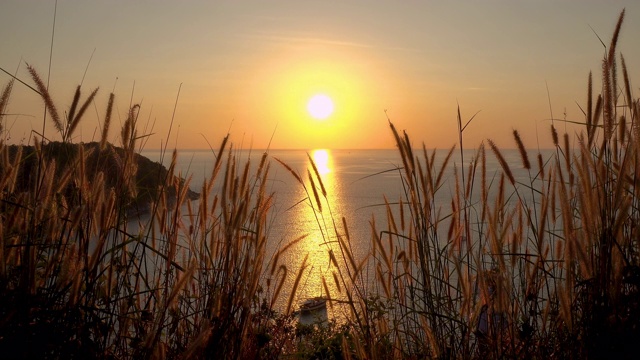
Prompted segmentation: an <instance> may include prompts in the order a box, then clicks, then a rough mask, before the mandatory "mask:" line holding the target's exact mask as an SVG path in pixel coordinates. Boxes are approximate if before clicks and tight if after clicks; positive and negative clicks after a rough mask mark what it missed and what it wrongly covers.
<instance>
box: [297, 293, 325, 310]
mask: <svg viewBox="0 0 640 360" xmlns="http://www.w3.org/2000/svg"><path fill="white" fill-rule="evenodd" d="M326 307H327V298H325V297H323V296H316V297H313V298H310V299H307V300H305V301H304V302H302V304H300V312H301V313H310V312H312V311H316V310H321V309H325V308H326Z"/></svg>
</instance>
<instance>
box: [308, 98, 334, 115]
mask: <svg viewBox="0 0 640 360" xmlns="http://www.w3.org/2000/svg"><path fill="white" fill-rule="evenodd" d="M307 110H308V111H309V115H311V116H312V117H313V118H314V119H318V120H324V119H326V118H328V117H329V115H331V113H333V101H332V100H331V98H330V97H328V96H327V95H324V94H318V95H314V96H313V97H312V98H311V99H309V102H308V103H307Z"/></svg>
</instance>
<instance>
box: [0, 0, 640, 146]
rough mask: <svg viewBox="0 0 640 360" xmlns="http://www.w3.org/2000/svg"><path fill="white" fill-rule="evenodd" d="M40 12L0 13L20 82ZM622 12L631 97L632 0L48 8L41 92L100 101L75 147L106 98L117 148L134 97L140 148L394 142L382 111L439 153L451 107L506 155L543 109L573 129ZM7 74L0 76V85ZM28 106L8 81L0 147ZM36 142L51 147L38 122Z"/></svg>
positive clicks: (32, 107) (95, 125)
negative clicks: (328, 104) (111, 103)
mask: <svg viewBox="0 0 640 360" xmlns="http://www.w3.org/2000/svg"><path fill="white" fill-rule="evenodd" d="M54 4H55V2H54V1H35V0H33V1H24V0H3V1H2V2H1V3H0V49H1V50H0V67H2V68H3V69H5V70H6V71H8V72H11V73H14V72H17V76H18V77H19V78H20V79H22V80H24V81H26V82H27V83H29V84H33V82H32V81H31V79H30V78H29V75H28V73H27V71H26V65H25V62H26V63H29V64H31V65H33V66H35V67H36V68H37V69H38V70H39V72H40V73H41V74H42V76H43V77H44V78H45V79H46V77H47V69H48V64H49V51H50V42H51V37H52V29H53V18H54ZM623 8H626V18H625V23H624V24H623V28H622V35H621V39H620V42H619V49H620V51H621V52H622V53H623V54H624V56H625V59H626V61H627V65H628V66H629V70H630V75H631V81H632V83H633V84H635V85H634V88H635V89H636V90H638V86H639V85H640V45H639V43H638V41H637V36H638V34H640V2H638V1H637V0H629V1H593V0H553V1H552V0H539V1H520V0H504V1H498V0H490V1H375V2H374V1H293V0H290V1H224V2H223V1H124V0H122V1H84V0H59V1H58V6H57V15H56V23H55V36H54V47H53V55H52V62H51V78H50V91H51V93H52V95H53V97H54V100H55V101H56V103H57V105H58V108H59V111H60V112H61V113H62V112H63V111H65V110H68V108H69V105H70V103H71V100H72V97H73V93H74V91H75V87H76V86H77V85H78V84H79V83H80V82H81V81H82V78H83V74H84V72H85V68H86V67H87V64H89V67H88V70H87V73H86V76H85V78H84V83H83V89H84V92H83V94H88V93H89V92H90V90H91V89H94V88H95V87H98V86H99V87H100V91H99V93H98V96H97V98H96V104H95V107H94V106H92V107H91V108H90V111H89V112H88V114H87V117H86V119H85V120H84V122H83V123H82V124H81V129H80V131H79V132H78V133H77V134H76V136H75V137H74V141H75V142H80V141H84V142H88V141H92V140H97V139H99V137H100V129H101V121H102V119H103V118H104V113H105V109H106V103H107V99H108V96H109V93H110V92H111V91H112V90H113V89H115V91H114V92H115V94H116V102H117V111H118V116H115V118H114V121H113V125H114V128H112V129H111V132H110V134H111V135H110V139H111V140H112V141H113V142H115V143H119V139H118V134H119V129H118V126H119V125H120V123H121V122H120V121H121V120H122V121H123V120H124V117H125V116H126V115H125V114H126V111H127V108H128V106H129V104H130V102H131V101H132V102H133V103H140V104H141V111H140V117H139V124H140V128H141V130H140V131H141V132H142V131H143V130H142V128H143V127H144V126H145V124H146V123H147V122H148V121H150V122H155V126H154V128H153V130H152V132H153V133H154V134H155V135H153V136H151V137H150V138H149V139H148V143H147V145H146V147H147V148H158V147H160V146H161V144H164V143H166V142H167V141H168V146H169V147H171V148H172V147H175V146H177V147H178V148H183V149H186V148H207V147H208V145H207V141H208V142H210V143H211V144H212V146H214V147H215V146H217V144H218V143H219V141H220V140H221V139H222V137H223V136H224V135H225V134H226V133H227V132H230V133H231V138H232V140H233V142H234V144H235V145H236V146H243V147H252V148H256V149H257V148H265V147H267V146H268V144H269V142H270V141H271V145H270V146H271V148H274V149H282V148H302V149H313V148H347V149H349V148H354V149H355V148H392V147H393V139H392V136H391V133H390V132H389V130H388V123H387V116H388V117H389V118H390V119H391V120H392V121H393V122H394V123H395V124H396V126H397V127H398V128H399V129H401V130H407V132H408V133H409V134H410V135H411V136H412V138H413V140H414V142H415V145H416V146H420V145H421V143H422V142H424V143H425V144H426V145H427V147H428V148H434V147H450V146H451V145H453V144H454V143H456V142H457V125H456V109H457V106H458V104H459V105H460V108H461V111H462V116H463V118H465V119H466V118H469V117H471V116H472V115H473V114H475V113H476V112H478V111H479V114H478V115H477V117H476V119H475V120H474V121H473V122H472V123H471V125H469V127H468V128H467V129H466V130H465V133H464V136H465V145H466V147H476V146H477V145H478V144H479V143H480V141H482V140H483V139H486V138H492V139H494V140H495V141H496V143H497V144H498V145H499V146H502V147H505V148H506V147H513V146H514V144H513V140H512V138H511V132H512V130H513V129H518V130H520V132H521V134H522V135H523V138H524V141H525V144H526V145H527V146H529V147H537V146H538V145H539V146H541V147H550V136H549V131H548V130H549V124H550V122H549V119H550V117H551V114H550V112H551V111H553V116H554V117H555V118H565V117H566V118H567V119H568V120H574V121H581V120H582V119H583V117H582V114H581V112H580V110H579V108H578V105H577V103H578V104H580V105H584V104H586V84H587V75H588V73H589V71H590V70H592V71H593V72H594V78H595V80H596V82H595V85H596V86H595V88H596V89H598V88H599V86H600V81H599V70H600V62H601V59H602V56H603V54H604V47H603V45H602V44H601V43H600V41H599V40H598V37H597V36H596V33H597V34H598V35H599V36H600V37H601V38H602V40H603V41H604V42H605V43H606V44H607V45H608V43H609V39H610V36H611V34H612V32H613V29H614V27H615V23H616V21H617V18H618V15H619V13H620V11H621V10H622V9H623ZM592 29H593V30H592ZM94 49H95V52H94ZM92 54H93V57H92ZM91 57H92V59H91V61H90V63H89V59H90V58H91ZM116 79H117V80H116ZM9 80H10V77H9V76H8V75H6V74H4V73H1V72H0V85H2V86H4V85H5V84H6V83H7V82H8V81H9ZM134 83H135V87H134ZM180 84H182V88H181V92H180V96H179V99H178V105H177V110H176V113H175V122H174V124H173V127H172V128H171V133H169V128H170V120H171V117H172V113H173V107H174V103H175V100H176V96H177V94H178V89H179V86H180ZM547 87H548V93H547ZM317 94H324V95H326V96H328V97H329V98H330V99H331V100H332V102H333V112H332V113H331V114H330V115H328V116H327V118H326V119H324V120H318V119H314V117H313V116H312V115H311V114H310V113H309V112H308V110H307V102H308V101H309V99H310V98H311V97H312V96H314V95H317ZM635 95H636V96H637V95H638V94H635ZM549 98H550V103H551V109H550V107H549ZM42 104H43V103H42V101H41V100H40V99H39V98H38V96H37V94H35V93H34V92H33V91H31V90H29V89H27V88H26V87H25V86H23V85H20V84H16V85H15V87H14V91H13V94H12V97H11V102H10V104H9V108H8V110H7V112H8V113H10V114H12V115H8V116H6V117H5V119H4V121H5V124H4V129H5V134H4V136H5V137H6V138H8V141H9V142H11V143H20V142H27V141H29V138H30V137H31V136H33V134H32V132H31V131H32V130H36V131H39V132H40V131H41V129H42V117H43V105H42ZM385 110H386V114H385ZM558 127H559V128H560V129H561V130H564V125H558ZM567 129H568V131H570V132H571V133H572V134H573V133H574V130H573V129H572V128H567ZM7 131H9V132H7ZM146 131H147V132H151V130H149V128H147V130H146ZM46 135H47V136H48V137H50V138H51V139H53V140H59V135H58V134H56V133H55V132H54V130H53V128H52V127H50V126H49V127H48V128H47V132H46Z"/></svg>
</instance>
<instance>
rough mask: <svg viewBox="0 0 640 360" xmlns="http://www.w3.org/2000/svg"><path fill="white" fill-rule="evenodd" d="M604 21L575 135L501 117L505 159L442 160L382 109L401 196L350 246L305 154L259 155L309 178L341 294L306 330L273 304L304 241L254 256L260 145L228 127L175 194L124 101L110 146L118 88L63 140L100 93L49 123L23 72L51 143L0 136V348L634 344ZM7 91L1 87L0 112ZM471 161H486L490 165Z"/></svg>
mask: <svg viewBox="0 0 640 360" xmlns="http://www.w3.org/2000/svg"><path fill="white" fill-rule="evenodd" d="M623 18H624V12H623V13H622V14H621V15H620V18H619V21H618V24H617V26H616V30H615V32H614V36H613V38H612V41H611V43H610V45H609V46H608V47H607V53H606V56H605V58H604V59H603V62H602V76H601V80H602V85H601V93H600V95H597V96H595V95H594V83H593V77H592V75H591V74H589V76H588V81H587V105H586V106H585V109H584V116H585V119H584V122H583V126H584V130H583V131H582V132H580V133H578V134H575V136H573V135H570V134H559V133H558V130H557V129H556V128H555V126H554V125H553V123H552V124H551V127H550V136H551V138H552V140H553V144H554V146H555V151H553V152H537V153H534V152H532V151H531V150H527V148H526V146H525V145H524V143H526V141H527V139H526V138H522V137H521V136H520V134H519V133H518V132H517V131H514V144H515V147H517V149H518V151H519V153H520V158H521V160H522V164H521V166H514V164H511V163H509V162H507V161H506V159H505V156H504V154H503V151H502V150H501V148H500V146H499V144H497V143H496V142H495V141H492V140H487V142H486V143H482V144H480V145H479V146H478V148H477V150H476V151H475V153H474V156H473V157H472V158H471V159H465V158H464V157H463V155H462V154H463V153H461V156H460V157H459V160H460V163H458V164H455V163H454V162H455V161H456V155H455V147H452V148H451V149H450V150H448V151H447V152H445V153H444V154H440V153H438V152H437V151H435V150H433V151H430V150H428V149H427V147H426V146H425V145H423V146H422V147H421V148H416V147H414V144H413V143H412V141H411V139H410V137H409V135H408V134H407V133H400V132H398V131H397V129H396V128H395V127H394V125H393V124H392V123H391V122H389V125H390V132H391V135H392V136H393V137H394V139H395V142H396V145H397V148H398V153H399V158H400V160H401V162H402V166H400V167H398V169H396V171H398V172H400V174H401V175H402V185H403V188H404V195H403V196H402V197H401V198H400V199H386V198H385V199H384V206H385V209H386V217H385V218H384V219H376V218H372V219H371V221H370V228H371V247H370V251H369V253H368V255H366V256H364V257H360V258H359V257H357V256H356V254H355V252H354V249H352V248H351V240H352V239H351V235H350V233H349V228H348V221H349V219H348V218H338V215H337V214H335V213H334V212H333V211H334V209H332V207H331V201H329V195H330V194H328V191H327V188H326V187H325V184H324V183H323V180H322V177H321V176H320V174H319V171H318V169H317V167H316V166H315V164H314V162H313V160H312V159H311V158H310V159H309V160H310V166H309V169H307V171H306V176H303V175H300V174H299V173H298V172H296V171H295V170H294V169H292V168H291V167H289V166H288V165H287V164H286V163H284V162H282V161H279V160H277V161H278V162H279V163H280V164H281V165H282V166H284V167H285V169H287V171H289V172H290V173H291V174H292V176H293V178H294V179H295V180H296V182H297V184H298V185H299V186H301V187H302V189H303V190H304V192H305V193H306V199H305V204H306V205H308V206H309V207H310V208H311V209H313V214H314V216H315V219H316V223H317V225H318V227H319V228H320V230H321V231H322V234H323V236H324V237H325V241H324V245H323V246H325V249H326V251H327V254H328V257H329V259H330V263H331V266H330V268H329V269H328V270H327V272H326V273H327V274H330V276H327V277H326V278H324V277H323V279H322V284H323V289H324V294H325V295H326V296H327V297H328V298H329V305H330V306H340V307H342V308H343V309H346V315H345V317H344V319H343V323H342V324H340V325H339V326H337V325H330V326H328V327H322V326H319V327H316V328H311V329H310V330H309V329H305V328H302V327H300V326H298V327H296V326H295V325H294V323H295V321H294V319H293V317H292V316H291V314H292V313H293V311H294V309H295V307H296V304H295V301H296V298H297V296H296V295H297V291H298V288H299V285H300V281H301V279H302V278H303V276H304V274H305V272H306V271H308V267H307V263H306V259H305V261H303V262H302V264H301V266H300V267H299V268H298V269H290V268H287V267H286V266H285V265H283V264H281V263H280V262H279V258H280V257H281V256H282V254H283V253H284V252H287V251H290V249H292V248H293V246H294V245H295V244H296V243H297V242H299V241H302V240H303V238H304V237H301V238H298V239H288V242H287V243H285V245H284V247H283V248H282V249H280V250H279V251H277V252H276V253H275V254H273V256H271V254H269V253H268V252H267V250H266V249H267V242H268V241H269V239H268V237H267V234H268V221H267V218H268V215H269V211H270V208H271V206H272V202H273V194H270V193H269V192H268V190H267V186H266V184H267V182H266V181H265V180H266V179H268V177H269V172H270V168H271V165H270V157H269V154H268V153H264V154H263V155H262V156H261V157H260V159H259V161H258V162H257V164H256V163H253V162H252V161H251V160H246V161H241V160H240V159H239V158H238V157H237V156H236V151H235V150H234V148H233V146H232V145H231V144H230V142H229V140H228V137H225V138H224V139H223V140H222V141H221V144H220V146H219V148H218V149H217V150H216V151H213V153H214V155H215V162H214V166H213V170H212V172H211V174H210V175H209V177H208V178H207V180H206V181H205V182H204V183H203V185H202V187H201V188H200V189H198V191H199V194H198V196H197V197H194V196H193V194H192V193H191V192H190V190H189V184H190V181H189V178H186V179H183V178H182V175H183V174H175V168H176V161H177V153H176V152H175V151H174V152H173V154H172V155H171V156H172V157H171V162H170V165H169V167H168V169H166V171H162V170H161V168H160V167H159V165H158V164H156V167H154V169H155V170H154V171H149V169H150V168H149V167H148V165H144V164H145V163H144V161H142V160H141V158H140V157H139V156H138V155H137V154H136V149H137V148H139V147H140V145H139V142H140V140H141V139H143V138H145V136H146V134H139V133H138V125H137V119H138V115H139V113H140V111H141V108H140V106H139V105H132V106H131V107H130V108H129V109H128V111H127V113H126V120H125V121H124V123H123V127H122V128H121V129H120V144H121V146H120V147H118V148H116V147H115V146H113V145H111V144H109V143H108V141H107V139H108V133H109V131H110V126H111V121H110V119H111V117H112V112H113V110H114V102H115V101H116V96H115V94H110V95H109V99H108V105H107V109H106V110H105V116H104V120H103V125H102V136H101V141H100V143H99V144H92V145H90V144H74V143H73V133H74V131H75V129H77V128H78V124H79V123H80V121H82V118H83V115H84V113H85V110H86V108H87V107H88V106H89V105H90V104H91V103H92V102H93V101H94V99H95V98H96V97H97V96H99V94H98V93H97V90H94V91H92V92H90V93H89V95H88V96H87V97H85V99H84V100H82V91H81V90H82V89H81V88H80V87H78V88H77V90H76V92H75V94H74V97H73V99H72V100H71V102H70V106H69V109H68V111H66V112H65V114H66V115H65V116H66V118H63V117H61V116H60V112H59V111H58V109H59V107H56V104H54V102H53V100H52V98H51V96H50V94H49V93H48V91H47V88H46V86H44V82H43V81H42V80H41V79H40V76H39V75H38V72H37V71H36V69H34V68H33V67H29V68H28V72H29V75H30V76H31V78H32V81H33V83H34V84H35V85H34V87H32V88H31V89H32V90H34V91H35V92H37V93H38V96H40V97H41V99H42V100H43V103H44V106H45V107H46V108H47V111H48V113H50V121H52V122H53V125H54V127H55V129H56V130H57V131H58V133H59V138H60V140H61V141H62V142H61V143H54V142H50V141H49V140H47V139H40V137H38V139H36V140H34V143H33V147H32V148H29V147H20V146H18V147H16V146H9V145H7V144H5V143H4V141H3V140H0V194H1V195H0V196H1V198H0V200H1V203H0V217H1V219H2V222H0V293H1V294H2V296H0V353H2V354H3V355H6V356H9V357H23V358H67V357H68V358H73V357H76V358H236V359H246V358H274V359H275V358H314V357H325V358H354V359H391V358H395V359H400V358H506V357H508V358H520V357H538V358H548V357H556V358H599V357H616V356H619V355H627V354H632V353H635V352H637V350H638V345H637V341H636V340H637V339H638V338H640V333H639V332H640V308H639V303H638V301H639V300H638V299H640V293H639V291H640V267H639V264H638V262H639V261H640V258H639V255H638V254H639V250H640V249H639V242H638V241H639V240H638V236H639V235H638V230H637V224H638V223H639V222H640V212H639V211H638V209H639V208H640V177H639V175H638V173H639V171H638V170H640V158H639V157H638V155H637V154H639V153H640V149H638V146H640V145H639V144H640V130H639V127H638V123H637V122H638V113H639V111H640V101H639V100H637V99H636V98H634V97H633V92H632V86H631V83H630V79H629V76H628V71H627V66H626V63H625V59H624V57H622V55H619V56H618V55H617V54H618V53H617V41H618V37H619V32H620V29H621V25H622V21H623ZM618 58H619V59H620V60H619V61H618ZM618 64H619V65H618ZM619 67H620V68H621V70H622V74H621V75H620V74H619V69H618V68H619ZM620 77H621V79H619V78H620ZM21 82H22V81H21ZM13 85H14V83H13V81H11V82H9V83H8V84H7V85H6V86H5V87H4V88H3V89H2V93H1V94H2V95H1V96H0V116H3V115H4V114H5V113H6V109H7V107H8V105H9V101H10V97H11V91H12V87H13ZM594 100H595V101H594ZM472 119H473V118H472ZM0 120H2V119H1V118H0ZM470 121H471V120H469V121H468V122H467V123H466V124H465V125H464V126H463V123H462V117H461V115H460V111H458V127H459V141H458V145H459V148H460V149H461V148H462V147H463V136H462V135H463V131H464V130H465V128H466V125H467V124H469V122H470ZM1 123H2V122H1V121H0V124H1ZM572 136H573V138H574V140H573V141H572V140H571V139H572ZM441 155H443V156H441ZM490 157H494V158H495V160H496V161H497V163H498V164H499V166H500V170H499V171H498V172H497V173H495V174H493V173H491V172H490V170H489V168H488V164H489V162H490V161H491V158H490ZM445 182H448V183H449V184H450V185H451V187H452V188H453V189H454V191H453V195H452V196H451V197H450V199H449V200H450V202H449V203H448V204H446V205H445V206H442V204H441V203H440V202H439V201H437V200H436V199H438V198H439V194H440V193H441V192H442V191H443V187H444V186H445ZM142 205H145V206H146V207H145V209H141V206H142ZM141 210H146V211H147V216H141ZM291 280H293V285H292V286H291V289H288V288H287V286H288V285H286V283H287V282H288V281H291ZM331 283H333V284H332V285H335V286H329V284H331ZM331 289H335V290H331ZM330 290H331V291H333V293H331V291H330ZM279 299H285V301H284V303H285V304H286V306H285V307H284V309H279V310H281V313H278V312H276V311H275V310H276V308H275V304H276V303H278V301H279ZM314 329H315V330H314Z"/></svg>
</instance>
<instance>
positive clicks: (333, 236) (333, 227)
mask: <svg viewBox="0 0 640 360" xmlns="http://www.w3.org/2000/svg"><path fill="white" fill-rule="evenodd" d="M310 157H311V158H312V159H313V161H314V163H315V165H316V169H317V171H318V175H319V176H320V181H321V182H320V181H318V179H317V177H316V174H315V171H314V170H313V167H312V164H311V162H310V161H307V169H308V170H309V171H308V172H305V175H306V176H305V177H306V179H305V187H304V188H303V187H300V191H299V192H300V196H301V198H306V200H305V201H304V202H302V203H300V204H299V205H298V209H297V210H296V211H295V214H294V216H295V217H296V220H297V222H299V223H300V224H304V227H303V229H302V233H303V234H306V235H307V236H306V237H305V238H304V240H302V242H301V243H300V247H299V248H298V249H297V250H296V258H297V259H296V260H297V263H298V264H299V265H301V264H302V262H303V260H304V258H305V257H307V256H308V257H307V262H306V270H305V272H304V274H303V276H302V278H301V281H300V284H299V288H298V291H297V293H298V297H297V298H298V301H299V302H300V301H304V300H305V299H308V298H312V297H317V296H324V297H328V298H330V299H336V300H338V299H341V297H342V294H341V292H342V291H341V290H343V289H342V288H340V289H339V288H338V285H336V282H335V280H334V273H336V271H337V269H336V268H335V266H333V264H331V260H330V256H329V252H330V250H333V251H334V253H335V254H336V257H337V259H338V261H340V258H341V257H340V251H339V246H338V243H337V234H340V233H342V232H343V231H342V222H341V220H340V217H339V215H338V214H337V213H336V211H337V210H338V208H339V204H338V202H339V199H340V196H341V194H340V187H339V186H338V184H337V179H336V174H335V172H334V168H333V166H334V165H333V158H332V156H331V152H330V151H329V150H325V149H319V150H313V151H311V152H310ZM309 177H311V178H313V181H311V180H310V179H309ZM313 186H315V188H316V192H317V195H318V198H317V199H316V196H315V195H314V191H313V189H312V187H313ZM323 187H324V189H325V190H326V195H324V194H323V191H322V188H323ZM318 202H319V203H320V204H319V205H318ZM301 235H302V234H301ZM337 275H338V274H337V273H336V276H337ZM323 279H324V284H323ZM327 292H328V293H327ZM336 304H337V303H336V302H333V304H330V303H328V304H327V313H324V312H322V311H321V312H319V314H317V315H319V316H323V315H325V316H326V315H328V317H329V318H336V317H337V316H339V315H338V314H337V313H336V312H337V307H338V306H337V305H336ZM332 305H333V306H332Z"/></svg>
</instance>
